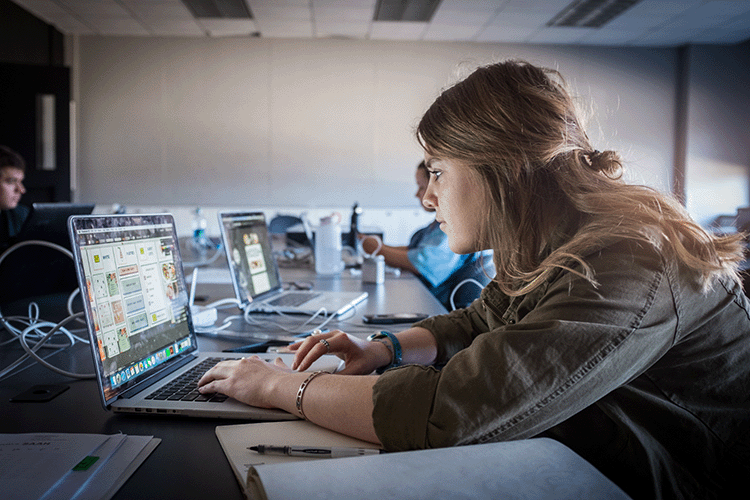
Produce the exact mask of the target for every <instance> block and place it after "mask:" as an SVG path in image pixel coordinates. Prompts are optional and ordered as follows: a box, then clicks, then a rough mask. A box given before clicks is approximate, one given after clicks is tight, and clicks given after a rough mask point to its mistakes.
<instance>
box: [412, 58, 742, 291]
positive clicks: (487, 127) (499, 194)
mask: <svg viewBox="0 0 750 500" xmlns="http://www.w3.org/2000/svg"><path fill="white" fill-rule="evenodd" d="M417 139H418V140H419V141H420V143H421V145H422V147H423V148H424V149H425V151H426V152H427V153H429V154H430V155H431V156H434V157H438V158H450V159H455V160H460V161H461V162H462V163H463V164H465V165H468V167H469V168H471V169H472V170H473V171H474V172H475V173H477V174H478V175H479V177H480V179H481V180H482V184H483V185H484V186H485V188H486V191H487V193H486V194H487V197H488V198H489V200H491V201H490V203H488V206H487V208H486V210H487V213H486V214H481V215H482V216H483V217H482V220H484V221H487V223H485V224H483V226H484V227H483V228H482V230H481V234H480V238H481V241H482V244H484V245H486V247H489V248H492V249H493V250H494V259H495V268H496V270H497V275H496V277H495V280H496V281H497V282H498V283H499V285H500V287H501V289H502V290H503V291H504V292H505V293H507V294H509V295H521V294H525V293H528V292H529V291H531V290H533V289H535V288H536V287H537V286H539V285H541V284H542V283H543V282H544V281H545V279H547V278H548V277H549V275H550V274H551V273H552V272H553V271H555V270H556V269H559V268H563V269H568V270H571V271H573V269H572V268H573V267H575V266H576V264H579V265H580V269H581V270H580V271H573V272H576V274H579V275H581V276H584V277H585V278H587V279H588V280H589V281H590V282H592V283H594V284H596V279H595V276H593V273H592V272H591V269H590V267H589V266H588V265H587V264H586V262H585V260H584V257H585V256H586V255H589V254H590V253H591V252H593V251H595V250H597V249H601V248H603V247H605V246H607V245H608V244H611V243H613V242H615V241H617V240H619V239H623V238H630V239H636V240H640V241H643V242H646V243H648V244H650V245H652V246H653V247H655V248H656V249H657V250H659V251H661V252H663V253H664V254H667V255H670V256H672V257H674V258H676V259H678V260H679V261H680V262H682V263H683V264H684V265H686V266H688V267H689V268H692V269H694V270H695V271H696V273H697V275H698V276H699V280H700V282H701V285H702V286H703V287H704V289H708V288H709V287H710V286H711V285H712V283H713V282H714V279H715V278H718V277H719V276H727V277H729V278H731V279H734V280H737V281H739V278H738V275H737V268H738V265H739V262H740V261H741V260H742V244H741V240H742V237H741V235H731V236H724V237H717V236H713V235H710V234H708V233H707V232H706V231H704V230H703V229H702V228H701V227H700V226H699V225H698V224H696V223H695V222H693V221H692V220H691V218H690V217H689V216H688V214H687V212H686V211H685V209H684V208H683V207H682V206H681V205H680V204H679V203H678V202H677V201H676V200H674V199H673V198H672V197H670V196H667V195H665V194H662V193H659V192H658V191H656V190H654V189H651V188H649V187H646V186H637V185H630V184H626V183H625V182H623V181H622V179H621V176H622V162H621V159H620V157H619V155H618V154H617V153H615V152H614V151H602V152H600V151H597V150H595V149H594V148H592V146H591V144H590V141H589V138H588V137H587V135H586V133H585V131H584V129H583V127H582V125H581V121H580V119H579V114H578V112H577V110H576V105H575V102H574V100H573V99H572V98H571V96H570V94H569V93H568V91H567V90H566V88H565V82H564V79H563V78H562V76H561V75H560V74H559V73H558V72H557V71H555V70H551V69H547V68H540V67H536V66H534V65H531V64H529V63H527V62H523V61H515V60H510V61H505V62H501V63H497V64H492V65H488V66H483V67H480V68H478V69H477V70H475V71H474V72H473V73H472V74H471V75H470V76H469V77H467V78H466V79H464V80H463V81H461V82H459V83H457V84H456V85H454V86H452V87H450V88H449V89H447V90H445V91H444V92H443V93H442V94H441V95H440V96H439V97H438V98H437V99H436V100H435V102H434V103H433V104H432V105H431V106H430V108H429V109H428V110H427V112H426V113H425V114H424V116H423V117H422V119H421V121H420V123H419V125H418V127H417Z"/></svg>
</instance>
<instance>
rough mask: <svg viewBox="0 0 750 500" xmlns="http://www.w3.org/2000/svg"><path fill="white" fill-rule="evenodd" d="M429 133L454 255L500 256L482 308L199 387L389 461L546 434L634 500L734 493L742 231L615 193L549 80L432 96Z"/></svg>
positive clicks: (747, 326)
mask: <svg viewBox="0 0 750 500" xmlns="http://www.w3.org/2000/svg"><path fill="white" fill-rule="evenodd" d="M417 136H418V139H419V141H420V143H421V144H422V146H423V148H424V150H425V158H426V161H427V165H428V169H429V170H430V182H429V185H428V188H427V192H426V193H425V197H424V201H423V202H424V204H425V205H426V206H428V207H432V208H434V209H435V211H436V220H437V221H439V222H440V227H441V229H442V230H443V231H445V232H446V234H447V235H448V239H449V241H450V246H451V249H452V250H453V251H454V252H457V253H467V252H474V251H478V250H483V249H493V250H494V259H495V267H496V269H497V276H496V278H495V279H494V280H493V281H492V282H491V283H490V284H489V285H487V286H486V287H485V289H484V290H483V292H482V296H481V298H480V299H479V300H477V301H475V302H474V303H473V304H472V305H471V306H470V307H468V308H466V309H463V310H457V311H454V312H452V313H450V314H448V315H445V316H438V317H434V318H430V319H427V320H425V321H422V322H420V323H417V324H415V325H414V326H413V327H412V328H410V329H408V330H406V331H404V332H400V333H398V334H397V335H386V336H384V338H376V339H374V340H375V341H374V342H367V341H363V340H360V339H357V338H354V337H352V336H350V335H347V334H346V333H343V332H331V333H327V334H324V335H319V336H315V337H312V338H308V339H306V340H305V341H303V342H301V343H299V344H296V345H295V346H293V350H295V351H296V355H295V360H294V363H293V366H292V367H291V368H287V367H286V366H283V365H282V364H281V363H279V362H277V363H276V364H268V363H264V362H262V361H260V360H259V359H253V358H249V359H245V360H242V361H239V362H228V363H224V364H220V365H218V366H217V367H215V368H214V369H213V370H211V371H210V372H209V373H208V374H207V375H206V376H205V377H204V378H203V379H202V381H201V384H202V385H203V389H202V390H204V391H206V392H212V391H216V392H222V393H224V394H228V395H230V396H232V397H235V398H237V399H239V400H241V401H245V402H247V403H250V404H254V405H260V406H268V407H279V408H283V409H285V410H287V411H290V412H292V413H298V414H301V415H302V416H304V417H306V418H308V419H309V420H311V421H313V422H315V423H317V424H319V425H322V426H325V427H328V428H331V429H334V430H337V431H339V432H343V433H346V434H350V435H353V436H356V437H359V438H364V439H368V440H370V441H373V442H377V443H380V444H382V445H383V446H384V447H385V448H386V449H388V450H408V449H418V448H428V447H443V446H456V445H464V444H473V443H483V442H489V441H502V440H512V439H521V438H528V437H533V436H542V435H543V436H548V437H553V438H555V439H558V440H559V441H561V442H563V443H565V444H566V445H568V446H569V447H571V448H572V449H573V450H575V451H576V452H578V453H579V454H580V455H582V456H583V457H584V458H586V459H587V460H588V461H590V462H591V463H593V464H594V465H595V466H596V467H597V468H599V469H600V470H601V471H602V472H603V473H605V474H606V475H607V476H609V477H610V478H611V479H612V480H613V481H615V482H616V483H618V484H619V485H620V487H622V488H623V489H624V490H625V491H626V492H628V493H629V494H630V495H631V496H633V497H634V498H714V497H723V495H724V494H726V493H727V492H731V491H732V490H733V488H734V487H739V482H740V481H742V480H743V479H744V477H747V474H748V473H750V468H749V466H748V464H750V459H749V458H750V402H748V398H749V397H750V311H749V310H748V309H749V304H748V300H747V298H746V297H745V295H744V293H743V292H742V289H741V288H740V285H739V280H738V276H737V273H736V268H737V265H738V263H739V262H740V261H741V259H742V246H741V239H740V236H728V237H714V236H711V235H709V234H707V233H706V232H705V231H703V230H702V229H701V228H700V227H699V226H698V225H696V224H695V223H694V222H692V221H691V220H690V218H689V217H688V216H687V215H686V213H685V211H684V210H683V209H682V207H681V206H680V205H679V204H677V203H675V202H674V201H672V200H671V199H669V198H668V197H666V196H663V195H661V194H659V193H657V192H656V191H654V190H652V189H649V188H646V187H641V186H632V185H627V184H625V183H623V182H622V181H621V180H619V173H620V168H621V165H620V160H619V158H618V156H617V154H616V153H614V152H612V151H603V152H599V151H596V150H595V149H594V148H593V147H592V145H591V144H590V143H589V140H588V138H587V136H586V134H585V132H584V130H583V129H582V127H581V124H580V122H579V119H578V117H577V115H576V113H575V110H574V105H573V100H572V98H571V97H570V95H569V94H568V93H567V91H566V90H565V87H564V84H563V82H562V78H561V77H560V76H559V75H558V74H557V73H556V72H555V71H552V70H547V69H543V68H538V67H535V66H532V65H530V64H527V63H524V62H517V61H507V62H503V63H499V64H493V65H490V66H486V67H481V68H479V69H477V70H476V71H475V72H474V73H472V74H471V75H470V76H469V77H468V78H466V79H465V80H463V81H462V82H460V83H458V84H456V85H454V86H453V87H451V88H449V89H448V90H446V91H445V92H443V94H441V95H440V96H439V97H438V98H437V100H436V101H435V102H434V103H433V104H432V106H431V107H430V108H429V109H428V111H427V112H426V114H425V115H424V117H423V118H422V120H421V122H420V123H419V126H418V129H417ZM326 352H331V353H334V354H336V355H338V356H340V357H342V358H344V359H345V361H346V368H345V370H344V371H343V372H342V374H335V375H330V374H320V375H310V374H309V373H302V370H305V369H306V368H308V367H309V365H310V363H311V362H312V361H313V360H314V359H317V358H318V357H319V356H321V355H323V354H325V353H326ZM394 365H398V366H394ZM384 367H385V368H390V369H388V370H387V371H385V372H384V373H383V374H382V375H372V372H373V371H374V370H376V369H378V368H384Z"/></svg>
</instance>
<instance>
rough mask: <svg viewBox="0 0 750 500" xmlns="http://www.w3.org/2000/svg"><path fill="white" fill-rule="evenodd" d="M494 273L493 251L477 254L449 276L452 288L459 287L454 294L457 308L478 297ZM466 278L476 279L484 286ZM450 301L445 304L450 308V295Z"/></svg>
mask: <svg viewBox="0 0 750 500" xmlns="http://www.w3.org/2000/svg"><path fill="white" fill-rule="evenodd" d="M494 275H495V265H494V263H493V260H492V252H481V253H479V254H477V256H476V258H474V259H469V260H467V261H466V262H465V263H464V265H463V266H461V267H460V268H459V269H458V270H457V271H456V272H454V273H453V274H452V275H451V277H450V278H448V280H449V282H450V286H451V290H454V289H455V288H456V287H459V288H458V290H456V293H455V295H454V296H453V303H454V304H455V307H456V309H461V308H464V307H466V306H468V305H469V304H471V303H472V302H474V301H475V300H476V299H478V298H479V294H480V293H481V292H482V288H483V287H484V286H486V285H487V283H489V282H490V280H491V279H492V278H493V277H494ZM465 280H476V281H477V282H479V283H480V284H481V285H482V287H479V286H477V284H476V283H474V282H472V281H467V282H464V281H465ZM448 302H449V303H448V304H444V305H445V306H446V307H447V308H448V309H449V310H450V296H449V298H448Z"/></svg>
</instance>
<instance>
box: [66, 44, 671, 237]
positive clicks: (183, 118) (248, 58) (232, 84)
mask: <svg viewBox="0 0 750 500" xmlns="http://www.w3.org/2000/svg"><path fill="white" fill-rule="evenodd" d="M74 46H75V47H76V49H77V50H76V54H75V55H74V58H73V59H74V61H75V62H74V65H75V67H74V75H76V76H77V81H76V82H75V83H74V98H75V99H76V101H77V106H78V143H79V155H78V179H77V181H78V184H77V185H78V192H77V193H76V199H77V200H79V201H87V202H95V203H97V204H100V205H108V204H112V203H121V204H124V205H126V206H128V207H130V206H146V207H149V206H151V207H153V206H156V207H171V206H177V207H195V206H203V207H237V206H243V207H244V206H249V207H256V208H265V207H270V208H274V207H291V208H297V209H298V210H299V211H302V210H308V211H309V210H318V209H328V208H339V207H345V208H346V209H347V210H348V207H351V205H352V204H353V203H354V202H355V201H358V202H359V203H360V205H361V206H362V207H363V208H364V209H365V212H366V213H367V212H368V211H369V212H370V213H373V212H378V211H380V212H383V213H385V212H386V211H388V210H406V211H407V212H408V211H413V210H414V208H415V207H416V201H415V199H414V197H413V194H414V191H415V185H414V177H413V172H414V167H415V166H416V164H417V162H418V161H419V159H420V157H421V151H420V149H419V147H418V145H417V143H416V141H415V140H414V138H413V127H414V126H415V125H416V123H417V121H418V119H419V117H420V116H421V114H422V113H423V112H424V110H425V109H426V108H427V106H428V105H429V104H430V103H431V102H432V100H433V99H434V98H435V97H436V95H437V93H438V92H439V91H440V89H442V88H444V87H445V86H447V85H449V84H450V83H451V82H453V81H455V79H456V78H458V77H460V76H463V75H465V74H467V73H468V72H469V71H470V70H471V69H473V67H475V66H476V65H478V64H482V63H487V62H491V61H495V60H500V59H505V58H509V57H517V58H524V59H527V60H529V61H531V62H534V63H537V64H543V65H547V66H552V67H557V68H559V70H560V71H561V72H562V73H563V74H564V75H565V76H566V77H567V78H568V79H569V81H570V83H571V84H572V85H573V86H574V87H575V89H576V90H577V92H578V93H579V94H580V95H581V96H582V103H583V104H584V105H589V104H591V103H592V101H593V106H594V108H595V112H596V120H595V121H593V122H592V124H591V125H592V126H591V128H590V136H591V138H592V140H593V142H594V144H595V145H596V147H597V148H598V149H607V148H611V149H617V150H620V151H621V152H622V153H623V155H624V156H625V159H626V163H627V167H628V168H629V169H630V173H629V178H631V179H634V180H637V181H641V182H644V183H647V184H649V185H652V186H654V187H657V188H659V189H662V190H668V189H669V186H670V185H671V171H672V158H673V142H674V138H673V129H674V126H673V120H674V118H673V117H674V87H675V83H674V82H675V79H674V71H675V52H674V51H673V50H668V49H637V48H612V49H609V48H585V47H552V46H520V45H502V44H470V43H413V42H380V41H344V40H273V39H268V40H266V39H252V38H230V39H193V38H190V39H175V38H120V37H81V38H80V39H78V40H77V43H76V44H74ZM416 213H417V214H419V211H418V210H417V212H416ZM417 223H419V224H421V219H420V218H419V217H418V216H415V218H414V224H417ZM410 229H411V228H408V230H410ZM408 230H405V231H406V232H408ZM398 239H399V240H400V239H401V236H399V237H398Z"/></svg>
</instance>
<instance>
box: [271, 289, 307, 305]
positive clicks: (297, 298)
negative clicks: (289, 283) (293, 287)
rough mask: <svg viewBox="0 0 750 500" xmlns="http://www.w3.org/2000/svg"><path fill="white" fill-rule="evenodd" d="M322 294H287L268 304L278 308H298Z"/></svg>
mask: <svg viewBox="0 0 750 500" xmlns="http://www.w3.org/2000/svg"><path fill="white" fill-rule="evenodd" d="M319 295H320V294H318V293H312V292H287V293H285V294H283V295H281V296H280V297H278V298H275V299H273V300H269V301H268V303H269V304H271V305H272V306H277V307H296V306H300V305H302V304H304V303H305V302H307V301H308V300H312V299H314V298H315V297H318V296H319Z"/></svg>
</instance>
